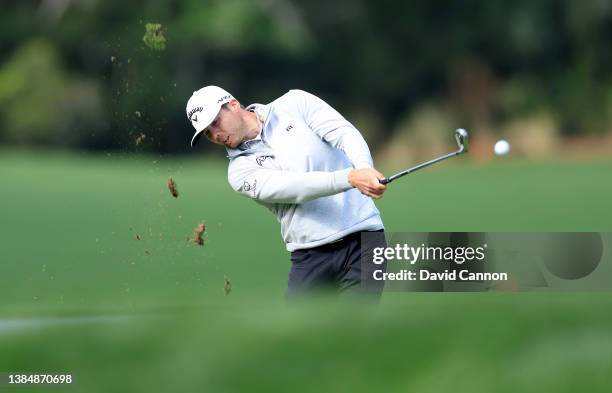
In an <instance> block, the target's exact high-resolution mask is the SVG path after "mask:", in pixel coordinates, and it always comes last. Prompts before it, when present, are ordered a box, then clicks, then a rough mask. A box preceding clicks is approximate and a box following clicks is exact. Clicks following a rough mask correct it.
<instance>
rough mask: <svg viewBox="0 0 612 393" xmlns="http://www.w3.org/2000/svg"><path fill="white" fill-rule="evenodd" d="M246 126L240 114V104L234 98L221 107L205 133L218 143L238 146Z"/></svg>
mask: <svg viewBox="0 0 612 393" xmlns="http://www.w3.org/2000/svg"><path fill="white" fill-rule="evenodd" d="M245 133H246V127H245V124H244V119H243V118H242V116H241V114H240V104H239V103H238V101H236V100H232V101H230V102H228V103H227V104H225V105H223V107H221V110H220V111H219V114H218V115H217V117H216V118H215V120H213V122H212V123H210V125H209V126H208V127H206V128H205V129H204V135H206V138H208V139H209V140H210V141H211V142H213V143H215V144H217V145H224V146H226V147H229V148H232V149H234V148H236V147H237V146H238V145H239V144H240V143H241V142H242V141H243V140H244V137H245Z"/></svg>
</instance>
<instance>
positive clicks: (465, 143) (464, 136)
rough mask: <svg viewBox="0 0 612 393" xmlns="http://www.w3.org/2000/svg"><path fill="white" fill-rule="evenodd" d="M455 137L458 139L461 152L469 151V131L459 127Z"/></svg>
mask: <svg viewBox="0 0 612 393" xmlns="http://www.w3.org/2000/svg"><path fill="white" fill-rule="evenodd" d="M455 139H456V140H457V146H459V153H467V152H468V150H469V148H470V139H469V137H468V132H467V131H466V130H464V129H463V128H457V130H455Z"/></svg>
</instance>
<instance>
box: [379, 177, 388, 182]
mask: <svg viewBox="0 0 612 393" xmlns="http://www.w3.org/2000/svg"><path fill="white" fill-rule="evenodd" d="M378 181H379V182H380V184H387V183H389V179H388V178H386V177H385V178H384V179H379V180H378Z"/></svg>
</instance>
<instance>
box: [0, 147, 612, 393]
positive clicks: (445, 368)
mask: <svg viewBox="0 0 612 393" xmlns="http://www.w3.org/2000/svg"><path fill="white" fill-rule="evenodd" d="M394 169H399V168H394ZM611 171H612V161H599V162H569V161H559V162H523V161H511V160H498V161H496V162H493V163H492V164H489V165H486V166H485V165H481V166H476V165H472V164H466V163H465V162H460V161H456V162H455V163H454V164H450V163H449V164H442V165H440V166H439V167H436V168H431V169H428V170H424V171H422V172H420V173H418V174H414V175H411V176H409V177H408V178H406V179H403V180H402V181H398V182H397V183H394V184H392V185H391V186H390V189H389V190H388V193H387V194H386V195H385V198H384V199H383V200H381V201H380V202H378V203H377V204H378V206H379V208H380V210H381V212H382V215H383V219H384V220H385V224H386V226H387V230H389V231H452V230H455V231H496V230H497V231H564V230H566V231H609V230H610V222H612V220H611V219H612V210H611V209H610V208H609V201H610V200H612V183H611V182H610V181H609V174H610V173H611ZM388 172H389V173H390V172H392V171H391V170H389V171H388ZM0 176H1V178H2V183H3V187H2V193H1V194H0V199H1V206H2V208H1V222H2V226H1V229H0V231H1V233H0V239H2V240H1V244H2V265H1V266H2V267H1V270H0V294H1V297H0V298H1V301H0V372H9V371H35V372H46V373H49V372H68V373H72V374H73V376H74V378H75V380H76V383H77V385H75V386H74V387H66V388H60V389H54V391H90V392H110V391H117V392H126V391H127V392H130V391H175V392H183V391H184V392H193V391H211V392H234V391H239V392H243V391H291V392H315V391H317V392H318V391H322V390H324V391H341V392H344V391H351V392H371V391H386V392H395V391H397V392H403V391H418V392H429V391H451V390H453V391H454V390H457V391H471V392H481V391H482V392H490V391H501V392H506V391H507V392H510V391H522V392H536V391H538V392H541V391H554V392H574V391H589V392H595V391H601V392H604V391H606V392H607V391H609V390H610V387H611V385H612V384H611V383H610V378H609V375H610V371H612V329H611V328H612V317H610V313H609V312H607V311H608V310H609V309H610V306H611V305H612V296H610V295H609V294H607V293H593V294H571V293H522V294H508V293H481V294H448V293H447V294H426V293H419V294H415V293H386V294H385V295H384V296H383V301H382V303H381V305H380V306H378V307H373V306H371V305H362V304H356V303H350V304H349V303H348V302H340V301H329V300H326V299H319V300H317V301H313V303H312V304H304V305H294V306H289V305H286V304H285V303H284V301H283V292H284V287H285V284H286V275H287V272H288V268H289V264H288V254H287V252H286V251H285V250H284V245H283V244H282V241H281V239H280V233H279V232H280V231H279V228H278V224H277V223H276V222H275V219H274V217H273V216H272V215H271V214H270V213H268V212H267V211H266V210H265V209H264V208H262V207H260V206H258V205H256V204H255V203H253V202H252V201H248V200H247V199H245V198H243V197H241V196H239V195H238V194H236V193H234V192H233V191H231V189H230V188H229V185H228V184H227V182H226V180H225V163H223V162H213V161H211V162H207V161H196V160H181V161H179V160H174V159H172V158H168V157H163V156H157V157H154V156H151V157H148V158H146V157H145V158H143V157H138V158H135V157H133V156H119V157H117V156H115V155H114V153H112V154H108V155H103V156H97V157H91V156H78V155H72V154H71V155H68V154H60V153H45V152H9V151H2V152H0ZM170 176H171V177H172V178H173V179H174V180H175V181H176V183H177V185H178V191H179V197H178V198H177V199H174V198H172V196H171V195H170V193H169V191H168V190H167V188H166V182H167V179H168V177H170ZM199 223H205V224H206V225H207V228H208V230H207V235H206V243H205V245H204V246H202V247H200V246H198V245H196V244H194V243H193V242H191V241H190V240H189V238H190V237H191V236H192V231H193V229H194V228H195V227H196V225H197V224H199ZM224 276H227V277H228V278H229V279H230V280H231V282H232V288H233V290H232V292H231V294H230V295H229V296H225V295H224V290H223V282H224ZM2 389H5V390H6V391H12V390H11V389H12V388H0V391H3V390H2ZM18 391H23V392H25V391H29V390H27V389H23V388H20V389H19V390H18Z"/></svg>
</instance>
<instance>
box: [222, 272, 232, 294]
mask: <svg viewBox="0 0 612 393" xmlns="http://www.w3.org/2000/svg"><path fill="white" fill-rule="evenodd" d="M223 291H224V292H225V296H227V295H229V294H230V292H232V283H231V282H230V280H229V278H228V277H227V276H226V275H225V274H224V275H223Z"/></svg>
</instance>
